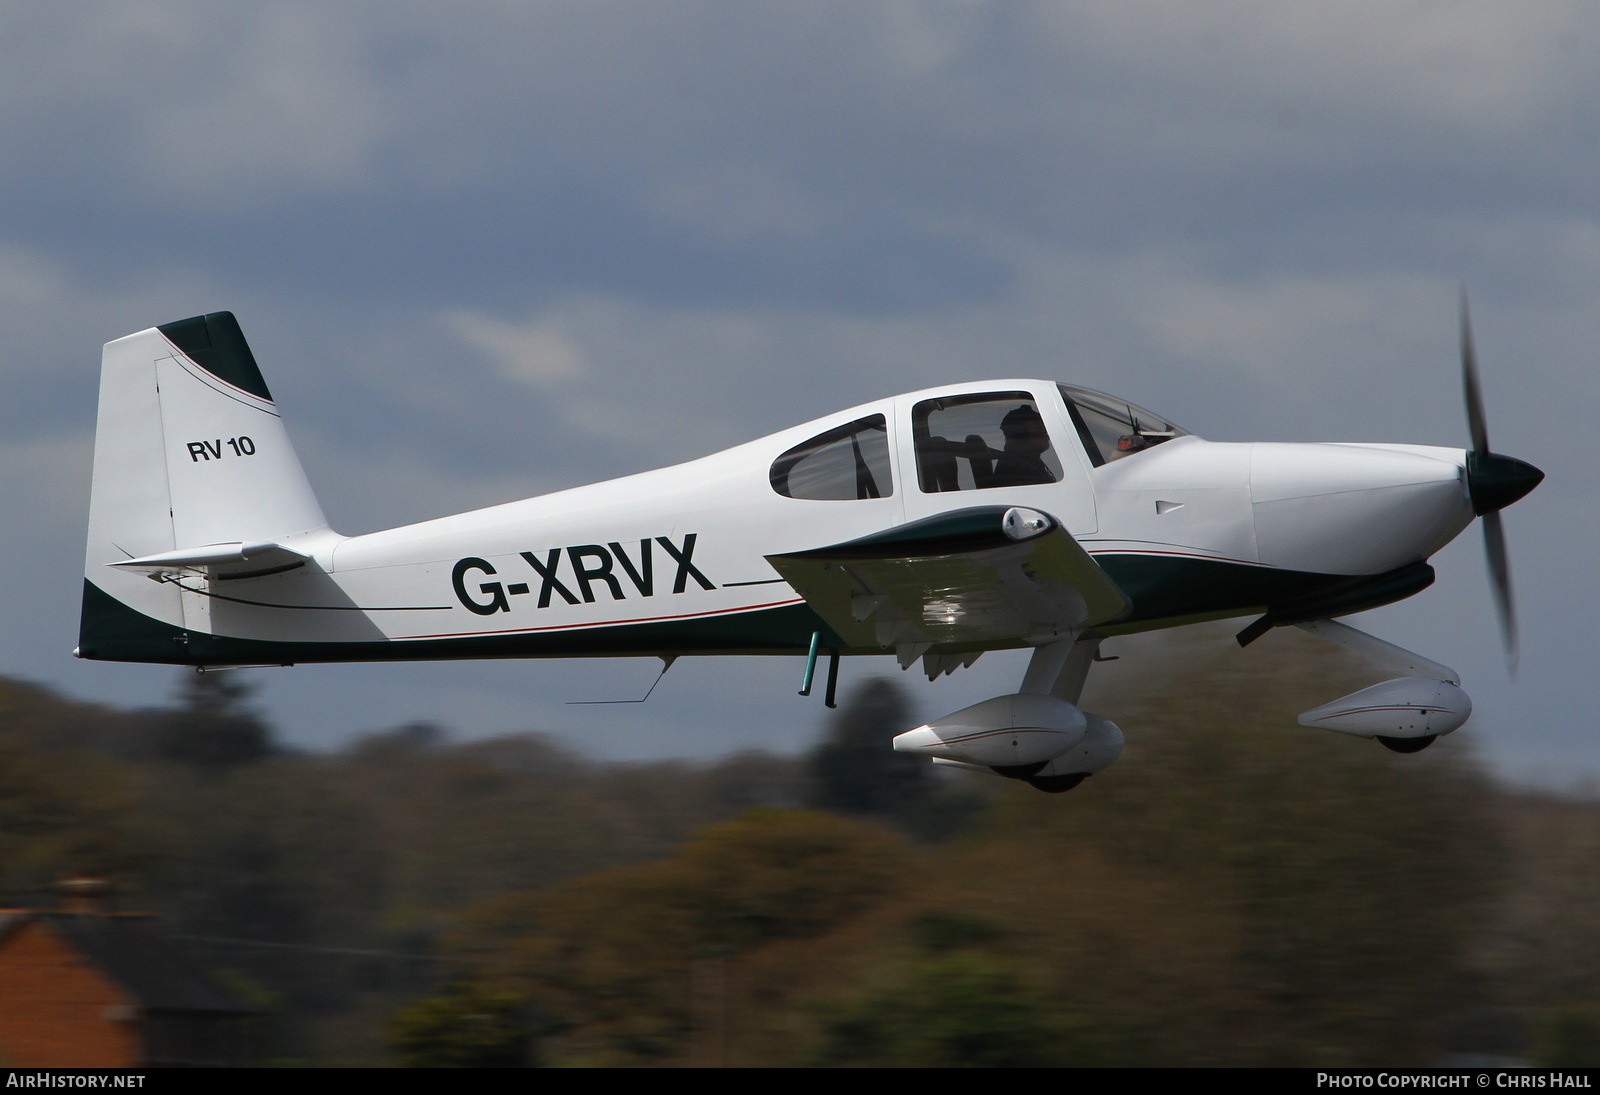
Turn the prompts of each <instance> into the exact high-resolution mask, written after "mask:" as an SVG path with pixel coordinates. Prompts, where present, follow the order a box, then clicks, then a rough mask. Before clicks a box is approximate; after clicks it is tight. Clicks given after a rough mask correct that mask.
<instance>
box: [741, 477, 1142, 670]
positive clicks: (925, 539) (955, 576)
mask: <svg viewBox="0 0 1600 1095" xmlns="http://www.w3.org/2000/svg"><path fill="white" fill-rule="evenodd" d="M767 561H768V562H770V563H771V564H772V566H773V567H774V568H775V569H776V570H777V571H778V573H779V574H781V575H783V577H784V578H785V579H786V580H787V581H788V582H789V584H790V585H792V586H794V588H795V589H796V590H797V591H798V592H799V593H800V595H801V596H802V597H804V598H805V599H806V603H807V604H809V605H810V606H811V607H812V608H813V609H814V610H815V611H816V613H817V615H819V616H821V617H822V618H823V620H825V621H826V622H827V624H828V626H829V627H831V628H833V629H834V631H836V632H837V633H838V634H839V637H840V638H841V639H843V640H844V641H845V642H846V643H848V644H849V645H850V646H852V647H874V646H876V647H894V648H895V650H896V651H897V653H898V654H899V656H900V662H901V664H902V665H910V664H911V662H912V661H914V660H915V659H916V658H917V657H919V656H921V655H923V654H925V653H927V652H928V651H929V650H933V649H935V648H937V649H936V653H938V654H939V655H940V657H941V658H943V659H944V660H943V661H939V660H930V665H929V670H928V671H929V676H933V675H935V674H936V672H937V671H940V670H942V671H944V672H949V671H950V670H952V669H954V668H955V666H956V665H958V664H968V665H970V664H971V662H972V660H973V658H972V657H966V658H962V657H960V656H959V654H958V652H959V651H973V650H979V651H981V650H982V649H984V648H987V647H992V646H1001V645H1023V644H1038V643H1041V642H1048V641H1051V640H1052V639H1055V638H1060V637H1065V636H1067V635H1070V634H1076V633H1078V632H1081V631H1083V630H1085V629H1087V628H1090V627H1093V626H1095V625H1096V624H1101V623H1108V622H1110V621H1112V620H1116V619H1120V618H1121V617H1123V616H1125V615H1126V614H1127V613H1128V610H1129V608H1130V607H1131V605H1130V602H1129V601H1128V598H1127V596H1126V595H1125V594H1124V593H1123V592H1122V590H1120V589H1118V588H1117V586H1116V583H1114V582H1113V581H1112V580H1111V579H1110V578H1109V577H1108V576H1107V575H1106V572H1105V571H1103V570H1101V569H1100V566H1099V564H1098V563H1096V562H1095V561H1094V560H1093V559H1091V558H1090V557H1089V553H1088V552H1086V551H1084V550H1083V548H1082V547H1081V546H1080V545H1079V544H1078V542H1077V541H1076V540H1074V539H1073V538H1072V534H1071V533H1069V532H1068V531H1067V530H1066V529H1065V528H1063V527H1062V526H1061V523H1060V522H1059V521H1057V520H1056V519H1055V518H1053V517H1051V516H1049V515H1048V514H1045V513H1041V512H1039V511H1038V510H1031V509H1022V508H1019V507H1011V508H1007V507H1005V506H982V507H977V508H973V509H964V510H957V511H956V512H954V513H948V514H943V515H941V516H938V517H930V518H927V519H925V520H922V521H913V522H910V523H909V524H905V525H900V526H898V527H896V528H893V529H889V530H888V531H886V532H880V533H875V534H873V535H871V536H866V537H863V538H861V539H859V540H851V541H848V542H847V543H843V544H835V545H833V546H832V547H824V548H817V549H814V550H811V551H797V552H791V553H789V554H785V555H769V556H767ZM952 657H954V659H955V660H954V661H950V660H949V659H950V658H952ZM973 657H975V655H973ZM945 665H948V668H944V666H945Z"/></svg>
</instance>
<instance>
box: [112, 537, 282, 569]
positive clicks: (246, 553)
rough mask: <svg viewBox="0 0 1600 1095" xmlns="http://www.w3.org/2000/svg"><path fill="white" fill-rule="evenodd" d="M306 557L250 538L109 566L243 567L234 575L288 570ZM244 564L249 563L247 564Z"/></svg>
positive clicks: (160, 567)
mask: <svg viewBox="0 0 1600 1095" xmlns="http://www.w3.org/2000/svg"><path fill="white" fill-rule="evenodd" d="M305 561H306V556H304V555H302V554H300V553H299V552H298V551H291V550H290V549H289V548H286V547H284V546H283V545H282V544H274V543H271V542H269V541H266V540H250V541H243V542H238V543H232V544H207V545H205V546H204V547H192V548H179V549H178V550H177V551H162V552H158V553H156V554H155V555H141V556H140V557H139V558H137V559H124V560H122V561H121V562H116V563H108V564H106V565H107V566H113V567H116V568H117V569H118V570H134V571H144V572H147V573H150V574H161V573H170V572H173V571H178V570H185V569H191V568H193V569H200V568H206V569H211V570H216V569H223V568H228V567H230V566H240V567H241V568H242V572H241V573H237V574H230V575H228V576H229V577H236V578H237V577H245V576H246V575H255V574H268V573H272V572H274V571H279V570H288V569H290V568H291V567H297V566H302V565H303V564H304V563H305ZM244 564H248V566H245V565H244Z"/></svg>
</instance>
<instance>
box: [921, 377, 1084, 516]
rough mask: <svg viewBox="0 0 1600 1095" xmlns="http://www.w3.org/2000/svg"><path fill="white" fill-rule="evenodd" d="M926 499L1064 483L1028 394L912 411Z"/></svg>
mask: <svg viewBox="0 0 1600 1095" xmlns="http://www.w3.org/2000/svg"><path fill="white" fill-rule="evenodd" d="M911 432H912V435H913V437H914V438H915V439H916V447H917V482H918V484H919V485H920V486H921V487H922V490H923V492H924V493H926V494H937V493H940V492H943V491H953V490H984V489H987V488H989V487H1022V486H1029V485H1032V484H1036V483H1059V482H1060V481H1061V461H1060V460H1059V459H1057V457H1056V454H1055V450H1054V449H1053V448H1052V447H1051V445H1050V433H1049V431H1048V430H1047V429H1045V424H1044V418H1043V417H1042V416H1040V414H1039V408H1038V406H1037V405H1036V404H1035V403H1034V400H1033V396H1032V395H1031V394H1030V393H1028V392H984V393H982V394H979V395H957V396H946V397H945V398H943V399H925V400H923V401H922V402H921V403H918V404H917V405H916V406H915V407H914V408H912V411H911Z"/></svg>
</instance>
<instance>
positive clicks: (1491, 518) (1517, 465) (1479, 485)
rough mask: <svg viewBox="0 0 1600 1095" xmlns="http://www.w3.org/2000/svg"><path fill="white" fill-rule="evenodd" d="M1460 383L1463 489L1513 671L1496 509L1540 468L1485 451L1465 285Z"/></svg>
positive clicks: (1512, 634)
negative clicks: (1467, 434)
mask: <svg viewBox="0 0 1600 1095" xmlns="http://www.w3.org/2000/svg"><path fill="white" fill-rule="evenodd" d="M1461 384H1462V388H1463V389H1464V391H1465V395H1466V402H1467V427H1468V429H1470V430H1471V432H1472V450H1471V451H1470V452H1468V453H1467V491H1468V493H1469V494H1470V495H1471V497H1472V512H1473V513H1475V514H1477V515H1478V516H1480V517H1482V518H1483V550H1484V554H1485V555H1487V556H1488V559H1489V572H1490V574H1491V576H1492V577H1493V579H1494V593H1495V608H1496V610H1497V611H1498V612H1499V615H1500V636H1501V638H1502V639H1503V640H1504V642H1505V648H1506V666H1507V667H1508V668H1509V669H1510V670H1511V671H1512V672H1513V673H1515V672H1516V670H1517V613H1516V605H1515V601H1514V599H1513V597H1512V593H1511V568H1510V563H1509V562H1508V560H1507V558H1506V533H1505V527H1504V526H1503V525H1502V524H1501V521H1500V511H1501V510H1502V509H1504V508H1505V507H1506V506H1509V505H1510V504H1511V503H1513V502H1515V501H1516V500H1517V499H1519V498H1521V497H1522V496H1523V495H1525V494H1527V493H1528V492H1529V491H1531V490H1532V489H1533V488H1534V487H1537V486H1538V485H1539V483H1540V481H1541V480H1543V479H1544V472H1542V471H1540V470H1539V469H1538V468H1536V467H1534V466H1533V465H1532V464H1529V463H1527V462H1526V461H1523V460H1518V459H1516V458H1515V457H1511V456H1501V455H1499V454H1497V453H1493V452H1490V451H1489V427H1488V424H1487V421H1486V419H1485V417H1484V413H1483V395H1482V392H1481V391H1480V389H1479V386H1478V355H1477V351H1476V350H1475V349H1474V348H1473V343H1472V317H1471V315H1470V313H1469V312H1468V310H1467V293H1466V290H1465V289H1463V290H1462V291H1461Z"/></svg>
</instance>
